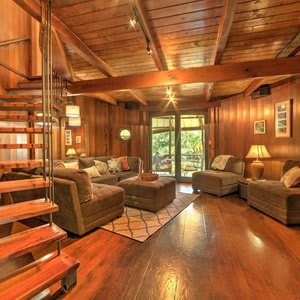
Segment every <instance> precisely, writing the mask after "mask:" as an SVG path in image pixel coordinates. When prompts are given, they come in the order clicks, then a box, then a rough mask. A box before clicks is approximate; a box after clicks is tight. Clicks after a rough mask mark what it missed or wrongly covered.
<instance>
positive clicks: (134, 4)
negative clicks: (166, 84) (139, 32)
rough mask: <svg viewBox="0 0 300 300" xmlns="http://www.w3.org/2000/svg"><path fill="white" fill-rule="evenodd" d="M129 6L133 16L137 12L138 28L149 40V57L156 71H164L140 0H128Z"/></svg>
mask: <svg viewBox="0 0 300 300" xmlns="http://www.w3.org/2000/svg"><path fill="white" fill-rule="evenodd" d="M129 4H130V6H131V9H132V11H133V13H134V14H135V11H137V13H138V17H139V23H140V26H141V27H143V29H144V30H145V33H146V35H147V37H148V38H149V40H150V48H151V50H152V55H151V56H152V58H153V60H154V62H155V64H156V67H157V69H158V70H159V71H162V70H164V67H163V63H162V60H161V58H160V56H159V54H158V47H157V44H156V42H155V39H154V36H153V34H152V31H151V25H150V23H149V21H148V19H147V17H146V15H147V14H146V10H145V8H144V5H143V3H142V1H141V0H130V1H129Z"/></svg>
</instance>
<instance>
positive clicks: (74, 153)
mask: <svg viewBox="0 0 300 300" xmlns="http://www.w3.org/2000/svg"><path fill="white" fill-rule="evenodd" d="M66 155H67V156H71V155H76V151H75V149H74V148H69V149H68V151H67V153H66Z"/></svg>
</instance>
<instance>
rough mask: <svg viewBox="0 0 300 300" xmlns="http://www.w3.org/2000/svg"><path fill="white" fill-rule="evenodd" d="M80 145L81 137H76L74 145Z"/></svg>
mask: <svg viewBox="0 0 300 300" xmlns="http://www.w3.org/2000/svg"><path fill="white" fill-rule="evenodd" d="M80 143H81V135H76V144H80Z"/></svg>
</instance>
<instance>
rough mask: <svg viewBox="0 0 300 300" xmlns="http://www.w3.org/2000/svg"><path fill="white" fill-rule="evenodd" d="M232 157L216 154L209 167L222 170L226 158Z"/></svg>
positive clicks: (226, 160)
mask: <svg viewBox="0 0 300 300" xmlns="http://www.w3.org/2000/svg"><path fill="white" fill-rule="evenodd" d="M230 157H232V155H218V156H217V157H216V158H215V159H214V161H213V163H212V164H211V166H210V168H211V169H213V170H221V171H223V170H224V169H225V167H226V164H227V162H228V159H229V158H230Z"/></svg>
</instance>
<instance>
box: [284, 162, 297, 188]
mask: <svg viewBox="0 0 300 300" xmlns="http://www.w3.org/2000/svg"><path fill="white" fill-rule="evenodd" d="M280 181H281V182H283V183H284V185H285V186H286V187H287V188H291V187H295V186H297V185H298V184H299V183H300V168H299V167H294V168H291V169H289V170H288V171H287V172H286V173H285V174H284V175H283V176H282V178H281V179H280Z"/></svg>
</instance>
